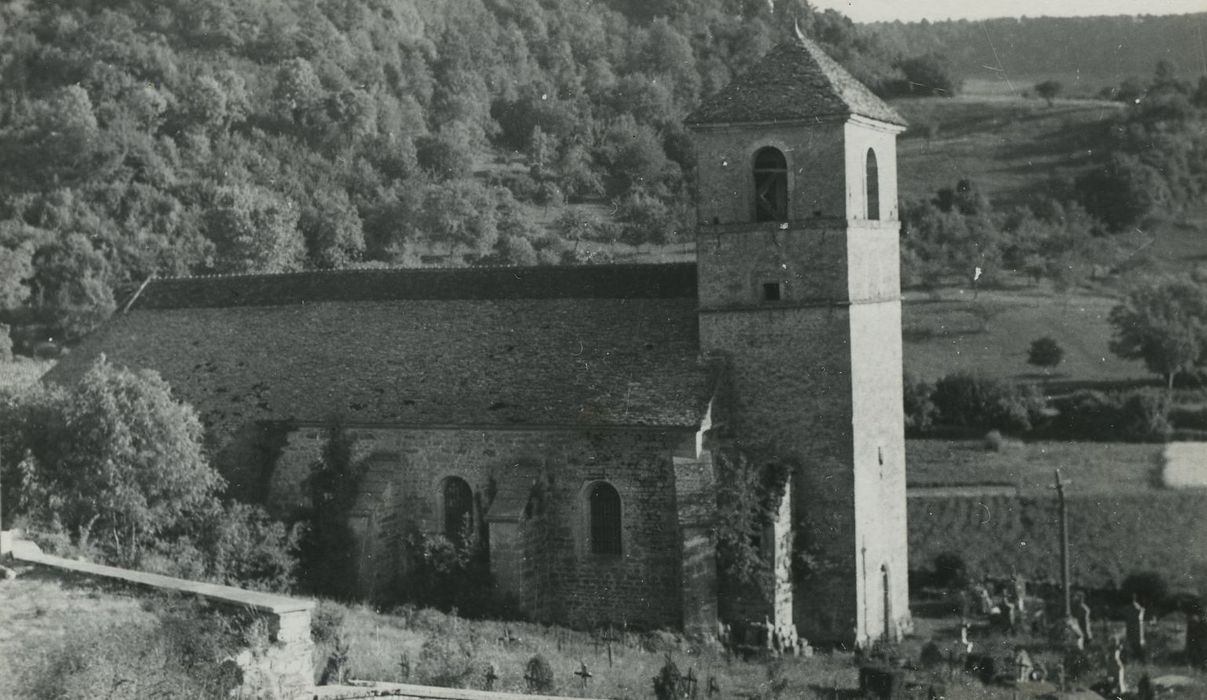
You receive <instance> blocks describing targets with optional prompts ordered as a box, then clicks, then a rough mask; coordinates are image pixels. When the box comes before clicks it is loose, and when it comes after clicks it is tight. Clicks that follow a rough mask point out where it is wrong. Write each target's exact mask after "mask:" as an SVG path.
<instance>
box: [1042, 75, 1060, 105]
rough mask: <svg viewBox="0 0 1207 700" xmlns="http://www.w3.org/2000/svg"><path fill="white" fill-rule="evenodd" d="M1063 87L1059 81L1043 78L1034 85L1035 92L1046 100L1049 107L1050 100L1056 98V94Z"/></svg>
mask: <svg viewBox="0 0 1207 700" xmlns="http://www.w3.org/2000/svg"><path fill="white" fill-rule="evenodd" d="M1063 89H1064V85H1062V84H1061V83H1060V81H1057V80H1045V81H1043V82H1042V83H1038V84H1037V85H1036V86H1035V94H1036V95H1039V96H1040V97H1042V98H1043V99H1044V100H1045V101H1047V103H1048V106H1049V107H1051V106H1052V100H1054V99H1056V96H1057V95H1059V94H1060V92H1061V90H1063Z"/></svg>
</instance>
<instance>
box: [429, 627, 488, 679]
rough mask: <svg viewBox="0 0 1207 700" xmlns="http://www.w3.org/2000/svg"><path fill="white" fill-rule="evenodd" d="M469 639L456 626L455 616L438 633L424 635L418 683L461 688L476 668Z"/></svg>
mask: <svg viewBox="0 0 1207 700" xmlns="http://www.w3.org/2000/svg"><path fill="white" fill-rule="evenodd" d="M474 656H475V649H474V643H473V639H472V638H471V637H470V635H469V634H468V633H467V632H466V631H463V630H457V629H456V618H452V619H451V621H450V625H449V627H448V628H447V629H445V630H444V631H443V632H442V633H439V634H435V635H432V636H431V637H428V639H427V641H425V642H424V643H423V647H422V648H421V649H420V650H419V662H418V665H417V668H416V673H417V674H418V676H419V682H420V683H423V684H425V685H436V686H441V687H444V688H459V687H463V686H464V684H465V682H466V680H468V679H469V677H470V676H471V675H473V673H474V670H475V669H476V668H477V667H476V666H475V664H474Z"/></svg>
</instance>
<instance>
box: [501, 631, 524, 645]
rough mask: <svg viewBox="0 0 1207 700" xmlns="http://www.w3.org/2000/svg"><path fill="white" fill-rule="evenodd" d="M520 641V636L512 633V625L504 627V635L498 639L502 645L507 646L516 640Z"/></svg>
mask: <svg viewBox="0 0 1207 700" xmlns="http://www.w3.org/2000/svg"><path fill="white" fill-rule="evenodd" d="M519 641H520V638H519V637H517V636H515V635H513V634H512V633H511V628H510V627H504V628H503V636H502V637H499V639H498V642H499V644H500V645H502V646H505V647H507V646H511V645H512V644H515V643H516V642H519Z"/></svg>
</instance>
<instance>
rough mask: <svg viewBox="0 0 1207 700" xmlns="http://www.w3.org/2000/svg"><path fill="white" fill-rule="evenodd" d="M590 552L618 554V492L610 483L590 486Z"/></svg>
mask: <svg viewBox="0 0 1207 700" xmlns="http://www.w3.org/2000/svg"><path fill="white" fill-rule="evenodd" d="M588 499H589V506H590V510H591V553H592V554H620V494H618V493H616V489H614V488H612V485H611V484H606V483H603V482H600V483H598V484H595V485H594V486H592V487H591V493H590V496H589V497H588Z"/></svg>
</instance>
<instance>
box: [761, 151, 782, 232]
mask: <svg viewBox="0 0 1207 700" xmlns="http://www.w3.org/2000/svg"><path fill="white" fill-rule="evenodd" d="M754 220H755V221H787V220H788V161H787V159H785V158H784V154H783V153H781V152H780V150H779V149H777V148H771V147H767V148H763V149H760V150H759V152H758V153H756V154H755V155H754Z"/></svg>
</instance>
